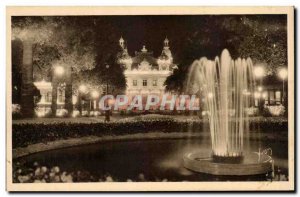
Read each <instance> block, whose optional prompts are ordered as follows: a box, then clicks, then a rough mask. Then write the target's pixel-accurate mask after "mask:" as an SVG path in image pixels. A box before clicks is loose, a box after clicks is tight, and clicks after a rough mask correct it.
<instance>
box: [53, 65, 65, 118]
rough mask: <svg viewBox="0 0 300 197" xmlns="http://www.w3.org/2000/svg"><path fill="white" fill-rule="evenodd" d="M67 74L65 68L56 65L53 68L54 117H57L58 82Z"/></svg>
mask: <svg viewBox="0 0 300 197" xmlns="http://www.w3.org/2000/svg"><path fill="white" fill-rule="evenodd" d="M64 73H65V69H64V67H63V66H60V65H56V66H54V67H53V73H52V101H51V113H52V116H53V117H55V116H56V110H57V87H58V83H59V82H58V80H59V79H61V78H62V76H63V75H64Z"/></svg>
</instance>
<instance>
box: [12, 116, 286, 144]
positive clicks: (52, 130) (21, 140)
mask: <svg viewBox="0 0 300 197" xmlns="http://www.w3.org/2000/svg"><path fill="white" fill-rule="evenodd" d="M203 128H209V124H208V121H207V120H202V119H195V118H180V117H177V118H176V116H167V115H146V116H137V117H133V118H124V119H121V120H118V121H114V122H108V123H105V122H96V123H94V122H91V123H86V122H80V121H79V122H78V123H74V122H72V123H68V122H50V123H37V124H34V123H30V124H28V123H21V124H13V125H12V139H13V141H12V146H13V148H17V147H24V146H27V145H30V144H36V143H41V142H42V143H46V142H49V141H54V140H59V139H68V138H78V137H84V136H107V135H110V136H114V135H125V134H135V133H146V132H153V131H159V132H199V131H200V132H201V131H203ZM250 129H251V130H253V131H256V130H258V129H259V130H261V131H263V132H275V131H283V132H285V133H286V135H287V120H286V119H284V118H252V119H250Z"/></svg>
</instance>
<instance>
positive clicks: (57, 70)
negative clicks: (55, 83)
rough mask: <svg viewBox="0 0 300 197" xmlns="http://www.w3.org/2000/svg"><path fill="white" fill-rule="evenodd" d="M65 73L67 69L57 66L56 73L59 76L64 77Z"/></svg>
mask: <svg viewBox="0 0 300 197" xmlns="http://www.w3.org/2000/svg"><path fill="white" fill-rule="evenodd" d="M64 72H65V69H64V68H63V67H62V66H55V68H54V73H55V75H57V76H62V75H63V74H64Z"/></svg>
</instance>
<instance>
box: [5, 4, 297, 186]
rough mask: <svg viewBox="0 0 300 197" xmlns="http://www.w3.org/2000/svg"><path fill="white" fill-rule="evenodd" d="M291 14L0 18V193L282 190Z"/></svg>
mask: <svg viewBox="0 0 300 197" xmlns="http://www.w3.org/2000/svg"><path fill="white" fill-rule="evenodd" d="M293 27H294V8H293V7H226V8H225V7H215V8H213V7H210V8H208V7H176V8H175V7H162V8H161V9H159V10H157V9H156V8H155V7H140V9H136V7H72V8H71V7H8V8H7V29H8V30H7V57H8V60H7V78H8V79H9V80H7V106H6V107H7V108H6V112H7V131H6V136H7V163H6V167H7V190H8V191H207V190H208V191H235V190H236V191H249V190H251V191H267V190H271V191H272V190H273V191H274V190H281V191H293V190H294V179H295V177H294V171H295V169H294V161H295V158H294V135H295V134H294V97H295V94H294V29H293Z"/></svg>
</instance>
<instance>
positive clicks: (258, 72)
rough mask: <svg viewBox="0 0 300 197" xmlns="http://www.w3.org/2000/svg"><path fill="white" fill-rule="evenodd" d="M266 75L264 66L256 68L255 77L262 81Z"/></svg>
mask: <svg viewBox="0 0 300 197" xmlns="http://www.w3.org/2000/svg"><path fill="white" fill-rule="evenodd" d="M264 75H265V69H264V68H263V67H262V66H256V67H255V68H254V76H255V77H256V78H259V79H261V78H262V77H263V76H264Z"/></svg>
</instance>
